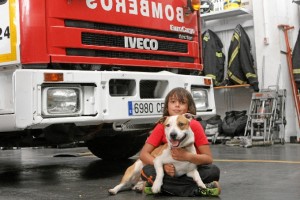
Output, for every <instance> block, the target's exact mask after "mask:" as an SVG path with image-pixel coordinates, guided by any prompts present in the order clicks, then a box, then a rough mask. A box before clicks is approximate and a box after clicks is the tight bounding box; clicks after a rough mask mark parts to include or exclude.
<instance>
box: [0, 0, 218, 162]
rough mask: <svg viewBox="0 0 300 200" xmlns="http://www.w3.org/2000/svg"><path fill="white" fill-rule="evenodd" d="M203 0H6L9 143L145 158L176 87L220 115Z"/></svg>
mask: <svg viewBox="0 0 300 200" xmlns="http://www.w3.org/2000/svg"><path fill="white" fill-rule="evenodd" d="M199 4H200V3H199V0H0V13H1V20H0V147H35V146H57V145H61V144H71V143H72V144H73V143H80V144H82V143H83V144H84V145H86V146H87V147H88V148H89V150H90V151H91V152H92V153H93V154H94V155H96V156H98V157H99V158H102V159H126V158H128V157H130V156H132V155H134V154H136V153H137V152H138V151H139V150H140V148H141V147H142V145H143V144H144V142H145V139H146V137H147V136H148V134H149V130H151V128H153V125H154V124H155V122H156V121H157V120H158V119H159V118H160V117H161V116H162V109H163V107H164V98H165V96H166V94H167V93H168V92H169V91H170V90H171V89H173V88H175V87H183V88H186V89H187V90H189V91H190V92H191V94H192V95H193V98H194V100H195V102H196V106H197V115H199V116H201V115H211V114H214V113H215V101H214V94H213V86H212V81H211V79H210V78H207V77H203V76H199V74H200V72H201V71H202V68H203V66H202V57H201V40H200V38H201V37H200V36H201V29H200V20H199V19H200V18H199V17H200V16H199V12H198V11H197V10H198V9H199Z"/></svg>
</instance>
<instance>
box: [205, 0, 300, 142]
mask: <svg viewBox="0 0 300 200" xmlns="http://www.w3.org/2000/svg"><path fill="white" fill-rule="evenodd" d="M292 1H293V0H252V4H253V12H252V14H250V15H249V14H244V15H240V16H234V17H228V18H220V19H215V20H205V19H204V20H202V30H203V31H205V30H207V29H211V30H212V31H214V32H216V33H217V34H218V36H219V37H220V39H221V41H222V42H223V45H224V48H223V52H224V53H225V55H226V66H225V67H227V57H228V56H227V52H228V48H229V45H230V40H231V37H232V34H233V29H234V28H235V26H236V25H237V24H241V25H242V26H243V27H244V28H245V30H246V32H247V34H248V35H249V37H250V40H251V44H252V54H253V57H254V59H255V68H256V69H257V75H258V79H259V83H260V88H262V87H263V88H268V87H269V86H273V85H276V84H277V77H278V76H279V88H280V89H287V101H286V113H287V126H286V133H285V140H286V141H287V142H289V140H290V136H296V135H297V136H298V138H299V137H300V131H299V127H298V122H297V121H296V118H297V117H296V112H295V106H294V100H293V96H292V91H291V84H290V78H289V74H288V67H287V61H286V55H285V54H282V53H281V51H286V49H285V48H286V46H285V41H284V35H283V32H282V31H280V30H279V28H278V25H279V24H288V25H290V26H294V27H295V29H294V30H293V31H290V44H291V47H294V44H295V42H296V39H297V36H298V30H299V24H300V22H299V18H300V15H299V9H300V8H299V7H300V6H299V5H297V4H296V3H292ZM263 66H264V67H263ZM263 68H264V70H263ZM263 72H264V73H263ZM252 92H253V90H251V89H249V88H239V89H221V90H220V89H218V90H215V97H216V106H217V112H218V114H219V115H221V116H222V117H224V115H225V112H226V111H228V110H242V109H243V108H244V109H247V110H248V109H249V105H250V100H251V93H252ZM229 96H231V98H228V97H229ZM241 99H242V101H241Z"/></svg>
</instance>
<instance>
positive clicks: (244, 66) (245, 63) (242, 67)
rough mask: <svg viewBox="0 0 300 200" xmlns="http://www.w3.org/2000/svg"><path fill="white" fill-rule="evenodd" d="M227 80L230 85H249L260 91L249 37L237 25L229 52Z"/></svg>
mask: <svg viewBox="0 0 300 200" xmlns="http://www.w3.org/2000/svg"><path fill="white" fill-rule="evenodd" d="M227 79H228V80H229V84H239V85H241V84H247V83H249V84H250V85H252V86H253V88H254V90H255V91H258V90H259V89H258V79H257V75H256V73H255V70H254V60H253V57H252V54H251V43H250V39H249V36H248V35H247V33H246V31H245V30H244V28H243V27H242V26H241V25H237V26H236V28H235V29H234V33H233V36H232V39H231V43H230V46H229V50H228V70H227Z"/></svg>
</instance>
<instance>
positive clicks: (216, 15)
mask: <svg viewBox="0 0 300 200" xmlns="http://www.w3.org/2000/svg"><path fill="white" fill-rule="evenodd" d="M246 14H252V13H251V12H250V11H249V10H247V9H245V8H237V9H231V10H222V11H218V12H211V13H206V14H202V15H201V18H202V20H204V21H208V20H215V19H223V18H227V17H235V16H238V15H246Z"/></svg>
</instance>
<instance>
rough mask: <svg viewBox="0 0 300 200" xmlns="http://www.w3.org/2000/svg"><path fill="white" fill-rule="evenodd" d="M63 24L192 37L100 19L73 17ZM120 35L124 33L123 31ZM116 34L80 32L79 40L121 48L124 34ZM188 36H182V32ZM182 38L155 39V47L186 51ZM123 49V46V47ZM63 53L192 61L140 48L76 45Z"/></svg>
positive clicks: (169, 36)
mask: <svg viewBox="0 0 300 200" xmlns="http://www.w3.org/2000/svg"><path fill="white" fill-rule="evenodd" d="M65 25H66V26H67V27H76V28H82V29H85V30H86V29H94V30H105V31H113V32H119V33H134V34H139V35H142V36H141V37H147V36H159V37H164V38H167V39H168V38H172V39H174V38H176V39H180V38H192V35H189V34H181V33H175V32H168V31H161V30H152V29H145V28H137V27H128V26H119V25H112V24H104V23H93V22H86V21H76V20H65ZM123 35H124V34H123ZM123 35H122V36H119V35H107V34H98V33H89V32H84V31H83V32H82V33H81V42H82V44H84V45H94V46H106V47H120V48H124V49H125V45H124V36H123ZM183 35H184V36H188V37H182V36H183ZM180 40H182V42H174V41H168V40H162V39H161V40H157V41H158V43H159V46H158V49H157V50H158V51H164V52H173V53H174V52H176V53H188V42H187V41H186V40H184V39H180ZM126 49H127V48H126ZM66 54H67V55H73V56H89V57H108V58H125V59H143V60H154V61H155V60H157V61H169V62H186V63H193V62H194V58H193V57H189V56H182V55H178V56H177V55H162V54H157V53H143V52H137V53H134V52H126V51H120V50H113V51H109V50H93V49H80V48H67V49H66Z"/></svg>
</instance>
